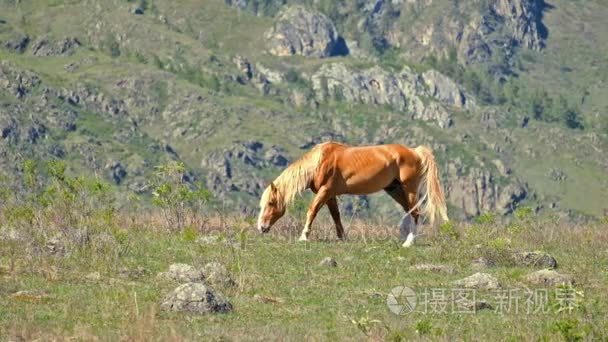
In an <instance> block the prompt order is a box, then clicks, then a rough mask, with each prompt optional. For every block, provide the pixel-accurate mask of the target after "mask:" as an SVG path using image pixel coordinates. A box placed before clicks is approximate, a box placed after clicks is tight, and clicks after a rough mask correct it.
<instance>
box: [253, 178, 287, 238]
mask: <svg viewBox="0 0 608 342" xmlns="http://www.w3.org/2000/svg"><path fill="white" fill-rule="evenodd" d="M283 214H285V204H284V201H283V199H282V198H281V194H280V193H279V190H278V189H277V187H276V186H275V185H274V183H270V185H269V186H268V187H266V189H265V190H264V193H263V194H262V199H260V216H258V230H259V231H260V232H261V233H267V232H268V231H269V230H270V227H272V225H273V224H274V223H275V222H277V220H278V219H280V218H281V217H282V216H283Z"/></svg>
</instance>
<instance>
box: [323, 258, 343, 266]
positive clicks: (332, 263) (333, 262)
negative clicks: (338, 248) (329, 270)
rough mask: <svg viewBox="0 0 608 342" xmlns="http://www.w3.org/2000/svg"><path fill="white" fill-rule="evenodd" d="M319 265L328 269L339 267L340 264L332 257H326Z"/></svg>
mask: <svg viewBox="0 0 608 342" xmlns="http://www.w3.org/2000/svg"><path fill="white" fill-rule="evenodd" d="M319 265H321V266H326V267H338V262H337V261H336V259H334V258H332V257H325V258H324V259H323V260H321V262H320V263H319Z"/></svg>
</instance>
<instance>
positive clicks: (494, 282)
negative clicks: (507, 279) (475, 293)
mask: <svg viewBox="0 0 608 342" xmlns="http://www.w3.org/2000/svg"><path fill="white" fill-rule="evenodd" d="M452 284H453V285H454V286H458V287H462V288H466V289H484V290H494V289H497V288H500V287H501V286H500V284H499V283H498V279H496V278H495V277H493V276H491V275H489V274H487V273H481V272H478V273H475V274H473V275H472V276H469V277H466V278H464V279H460V280H456V281H453V282H452Z"/></svg>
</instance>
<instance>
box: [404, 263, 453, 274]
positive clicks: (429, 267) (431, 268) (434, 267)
mask: <svg viewBox="0 0 608 342" xmlns="http://www.w3.org/2000/svg"><path fill="white" fill-rule="evenodd" d="M410 270H413V271H426V272H434V273H445V274H453V273H454V267H452V266H448V265H441V264H417V265H413V266H410Z"/></svg>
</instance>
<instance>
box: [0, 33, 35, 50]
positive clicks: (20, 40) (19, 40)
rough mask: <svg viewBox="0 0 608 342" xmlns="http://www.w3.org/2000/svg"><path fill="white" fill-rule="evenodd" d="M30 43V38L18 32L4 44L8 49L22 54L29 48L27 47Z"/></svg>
mask: <svg viewBox="0 0 608 342" xmlns="http://www.w3.org/2000/svg"><path fill="white" fill-rule="evenodd" d="M29 42H30V37H29V36H28V35H27V34H25V33H22V32H17V33H15V34H13V36H12V37H11V38H9V39H7V40H6V41H4V42H3V44H2V45H3V46H4V47H5V48H6V49H9V50H14V51H16V52H19V53H22V52H23V51H25V49H26V48H27V45H28V44H29Z"/></svg>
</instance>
